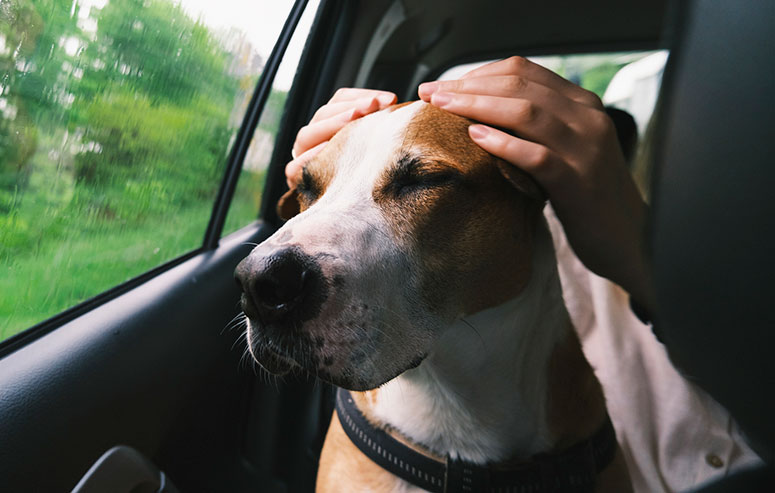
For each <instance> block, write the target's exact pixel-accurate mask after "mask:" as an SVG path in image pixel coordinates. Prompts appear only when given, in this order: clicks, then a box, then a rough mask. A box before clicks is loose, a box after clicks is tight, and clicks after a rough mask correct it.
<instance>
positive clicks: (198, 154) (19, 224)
mask: <svg viewBox="0 0 775 493" xmlns="http://www.w3.org/2000/svg"><path fill="white" fill-rule="evenodd" d="M80 8H81V6H80V5H79V4H78V3H77V2H72V1H62V0H3V1H2V3H0V41H2V43H0V340H2V339H4V338H7V337H9V336H11V335H13V334H15V333H17V332H19V331H20V330H23V329H25V328H26V327H28V326H30V325H32V324H35V323H37V322H40V321H42V320H44V319H45V318H47V317H49V316H52V315H54V314H56V313H58V312H59V311H61V310H63V309H66V308H68V307H70V306H73V305H74V304H76V303H78V302H81V301H83V300H85V299H88V298H89V297H91V296H94V295H96V294H98V293H100V292H102V291H104V290H105V289H108V288H110V287H112V286H115V285H116V284H119V283H121V282H123V281H125V280H128V279H130V278H132V277H134V276H137V275H139V274H141V273H142V272H144V271H146V270H148V269H149V268H152V267H154V266H156V265H159V264H161V263H164V262H166V261H167V260H170V259H172V258H175V257H176V256H179V255H182V254H184V253H186V252H188V251H191V250H193V249H196V248H198V247H199V246H200V245H201V243H202V238H203V236H204V232H205V229H206V226H207V223H208V221H209V216H210V212H211V209H212V203H213V199H214V197H215V194H216V192H217V189H218V187H219V184H220V177H221V175H222V174H223V166H224V162H225V158H226V156H227V153H228V151H229V146H230V145H231V141H232V139H233V135H234V132H235V127H236V125H238V124H239V122H240V120H241V113H242V112H243V111H244V107H245V101H247V98H248V97H249V94H250V91H252V88H253V87H254V85H255V81H256V78H257V76H258V72H259V71H260V67H257V66H252V67H249V69H250V70H247V69H245V68H244V67H241V66H239V63H238V61H237V58H238V56H237V54H236V53H235V48H234V47H233V46H231V47H228V48H227V45H228V43H227V42H226V41H225V40H224V36H223V35H221V34H219V33H213V32H211V30H210V29H208V28H207V27H206V26H205V25H204V24H202V23H201V22H199V21H197V20H194V19H192V18H190V17H189V16H188V15H187V14H186V12H185V11H183V9H182V8H181V7H180V6H179V5H178V4H177V3H176V2H172V1H169V0H110V1H109V2H107V3H106V4H105V5H104V7H102V8H101V9H100V8H92V10H91V12H90V14H89V15H90V16H91V17H92V18H93V19H94V20H95V21H96V30H95V29H91V30H90V29H88V28H83V26H79V23H78V20H79V17H81V18H82V17H85V16H79V10H80ZM236 49H237V50H238V49H242V47H238V48H236ZM284 101H285V93H283V92H276V93H274V94H273V95H272V97H271V98H270V104H269V108H270V109H271V111H274V112H276V113H277V115H279V114H280V113H281V112H282V105H283V104H284ZM235 112H236V114H235ZM277 121H279V116H278V117H277V118H275V119H274V120H271V119H269V120H266V122H265V123H264V124H263V126H260V129H261V131H264V132H269V133H272V134H273V133H274V132H276V124H277V123H276V122H277ZM272 122H274V123H272ZM263 178H264V173H263V171H260V170H255V169H254V170H245V171H243V179H242V180H241V181H244V182H245V184H242V183H240V188H239V190H238V194H237V195H236V196H235V199H234V200H235V201H234V204H233V207H232V211H230V214H229V218H228V222H227V228H229V229H228V231H232V230H235V229H237V228H239V227H241V226H243V225H245V224H247V223H248V222H250V221H252V220H253V219H255V217H256V212H257V210H258V206H257V204H258V202H259V201H260V191H261V189H262V188H263V186H262V185H263Z"/></svg>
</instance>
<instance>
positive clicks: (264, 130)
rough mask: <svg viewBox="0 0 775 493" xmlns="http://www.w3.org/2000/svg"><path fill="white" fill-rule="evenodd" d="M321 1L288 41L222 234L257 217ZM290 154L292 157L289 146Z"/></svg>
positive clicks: (306, 13)
mask: <svg viewBox="0 0 775 493" xmlns="http://www.w3.org/2000/svg"><path fill="white" fill-rule="evenodd" d="M319 3H320V2H319V0H311V1H310V2H309V3H308V4H307V7H306V9H305V10H304V14H302V16H301V19H299V24H298V26H296V30H295V31H294V33H293V36H292V37H291V41H290V43H288V49H287V51H286V52H285V56H284V57H283V60H282V62H281V63H280V66H279V67H278V70H277V76H276V77H275V78H274V81H273V82H272V91H271V93H270V95H269V99H268V100H267V102H266V106H264V111H263V112H262V113H261V117H260V118H259V120H258V125H257V126H256V131H255V133H254V134H253V138H252V140H251V141H250V147H249V148H248V152H247V155H246V156H245V161H244V163H243V166H242V171H240V176H239V180H238V181H237V189H236V190H235V192H234V197H233V199H232V202H231V205H230V207H229V212H228V214H227V216H226V222H225V224H224V227H223V235H227V234H229V233H232V232H234V231H236V230H237V229H239V228H241V227H243V226H245V225H247V224H250V223H251V222H253V221H255V220H256V217H257V216H258V211H259V208H260V206H261V195H262V192H263V190H264V180H265V178H266V170H267V167H268V166H269V161H270V160H271V158H272V152H273V151H274V142H275V137H276V136H277V131H278V129H279V127H280V121H281V119H282V116H283V111H284V109H285V100H286V98H287V96H288V91H289V90H290V88H291V84H292V83H293V78H294V76H295V75H296V68H297V67H298V65H299V60H300V59H301V53H302V51H303V50H304V45H305V43H306V41H307V37H308V36H309V31H310V28H311V27H312V22H313V21H314V20H315V13H316V12H317V8H318V5H319ZM288 155H289V156H290V149H289V150H288Z"/></svg>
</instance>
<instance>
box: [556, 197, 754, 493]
mask: <svg viewBox="0 0 775 493" xmlns="http://www.w3.org/2000/svg"><path fill="white" fill-rule="evenodd" d="M545 215H546V218H547V220H548V222H549V227H550V229H551V231H552V237H553V238H554V243H555V249H556V251H557V260H558V267H559V272H560V280H561V282H562V288H563V296H564V298H565V303H566V305H567V307H568V312H569V313H570V316H571V319H572V320H573V323H574V325H575V327H576V330H577V332H578V334H579V337H580V339H581V343H582V347H583V350H584V353H585V355H586V357H587V359H588V360H589V362H590V364H591V365H592V367H593V368H594V370H595V374H596V375H597V377H598V379H599V380H600V383H601V384H602V386H603V391H604V393H605V396H606V403H607V406H608V412H609V414H610V415H611V420H612V421H613V424H614V428H615V429H616V435H617V438H618V440H619V444H620V445H621V448H622V451H623V452H624V457H625V460H626V461H627V467H628V469H629V473H630V478H631V479H632V483H633V487H634V490H635V492H636V493H640V492H642V493H656V492H679V491H686V490H689V489H692V488H695V487H697V486H698V485H701V484H703V483H706V482H708V481H710V480H712V479H714V478H716V479H717V478H720V477H723V476H725V475H727V474H729V472H730V471H733V470H736V469H739V468H745V467H751V466H753V465H757V464H760V463H761V460H760V459H759V457H758V456H757V455H756V454H755V453H754V452H753V451H752V450H751V449H750V448H749V447H748V446H747V445H746V443H745V440H744V438H743V436H742V435H741V433H740V430H739V429H738V427H737V425H736V423H735V422H734V420H733V419H732V418H731V417H730V415H729V413H728V412H727V411H726V410H725V409H724V408H723V407H722V406H721V405H720V404H718V403H717V402H716V401H715V400H713V399H712V398H711V397H710V396H709V395H708V394H706V393H705V392H704V391H703V390H702V389H700V388H699V387H697V386H695V385H693V384H692V383H691V382H689V381H688V380H686V379H685V378H684V377H682V376H681V375H680V374H679V373H678V371H677V370H676V369H675V368H674V367H673V365H672V364H671V362H670V359H669V357H668V355H667V352H666V350H665V348H664V346H663V345H662V344H661V343H660V342H659V341H658V340H657V339H656V337H655V336H654V334H653V333H652V331H651V327H650V326H648V325H645V324H643V323H642V322H641V321H640V320H638V318H637V317H636V316H635V315H634V314H633V313H632V311H631V309H630V305H629V297H628V295H627V293H626V292H625V291H624V290H623V289H621V288H620V287H619V286H617V285H616V284H613V283H612V282H610V281H608V280H606V279H604V278H602V277H599V276H597V275H595V274H593V273H592V272H590V271H589V270H588V269H587V268H586V267H584V265H583V264H582V263H581V262H580V261H579V259H578V258H577V257H576V255H575V254H574V253H573V251H572V250H571V248H570V246H569V245H568V241H567V238H566V237H565V234H564V233H563V231H562V226H561V225H560V223H559V221H558V220H557V218H556V216H555V215H554V211H552V210H551V207H548V206H547V208H546V211H545Z"/></svg>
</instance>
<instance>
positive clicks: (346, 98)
mask: <svg viewBox="0 0 775 493" xmlns="http://www.w3.org/2000/svg"><path fill="white" fill-rule="evenodd" d="M396 99H397V97H396V95H395V94H393V93H391V92H387V91H376V90H371V89H354V88H344V89H339V90H338V91H336V93H335V94H334V96H333V97H332V98H331V100H330V101H329V102H328V103H327V104H325V105H323V106H322V107H320V109H318V111H317V112H316V113H315V116H313V118H312V120H311V121H310V122H309V124H307V125H306V126H304V127H302V128H301V129H300V130H299V133H298V134H297V135H296V141H295V142H294V143H293V150H292V152H291V154H292V155H293V156H294V157H298V156H300V155H301V154H303V153H304V152H305V151H306V150H308V149H310V148H312V147H314V146H316V145H318V144H319V143H321V142H324V141H327V140H329V139H330V138H331V137H332V136H333V135H334V134H335V133H336V132H338V131H339V130H341V128H342V127H344V126H345V125H346V124H348V123H349V122H351V121H353V120H355V119H358V118H361V117H362V116H365V115H368V114H369V113H373V112H375V111H379V110H381V109H384V108H386V107H387V106H390V105H391V104H393V103H395V102H396Z"/></svg>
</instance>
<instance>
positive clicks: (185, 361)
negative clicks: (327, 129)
mask: <svg viewBox="0 0 775 493" xmlns="http://www.w3.org/2000/svg"><path fill="white" fill-rule="evenodd" d="M271 4H272V5H269V3H264V2H260V3H259V2H250V1H247V0H245V1H241V0H240V1H235V2H230V3H226V4H223V5H220V3H219V5H218V6H217V8H213V7H212V4H210V3H208V2H195V1H190V2H186V1H184V2H169V1H167V0H148V1H134V0H127V1H124V2H119V1H114V0H111V1H109V2H105V1H90V2H58V1H45V0H41V1H37V0H18V1H15V2H11V3H10V4H9V5H8V8H7V9H6V6H5V5H4V6H3V9H4V10H3V11H2V12H0V15H2V16H4V17H6V19H4V20H7V21H9V22H4V23H3V24H1V25H0V29H2V31H0V41H2V46H0V61H2V66H1V67H2V70H4V73H5V77H4V78H3V82H2V88H3V91H2V93H1V94H2V97H0V116H2V119H0V138H2V139H3V141H2V142H3V157H2V167H0V171H2V178H3V183H2V185H3V188H2V195H1V196H0V198H1V199H2V202H1V204H2V208H0V220H2V221H3V223H2V236H1V238H2V240H3V241H2V250H0V258H2V268H3V270H4V273H3V276H2V278H3V280H2V281H0V286H2V295H1V296H2V299H3V301H2V302H0V310H2V311H0V315H2V317H1V318H0V330H2V331H3V332H2V336H3V339H4V340H3V341H2V342H0V484H2V487H1V488H0V489H2V490H3V491H68V490H71V489H73V488H74V487H76V485H77V484H79V481H81V480H82V478H83V477H84V475H86V474H87V471H88V470H89V468H90V467H91V466H92V465H93V464H95V461H97V460H98V459H99V458H100V456H101V455H102V454H104V453H105V452H106V451H108V450H110V449H111V448H113V447H115V446H117V445H123V446H127V447H129V449H128V450H130V449H131V450H132V451H133V453H136V456H132V457H134V459H132V458H131V457H130V458H129V459H126V456H124V459H126V460H123V459H120V458H119V459H115V460H112V461H111V460H108V461H106V462H103V463H101V465H97V466H95V468H94V469H93V470H92V471H91V473H92V477H93V476H95V475H96V476H100V474H102V476H107V477H108V480H109V481H110V480H113V479H115V481H117V482H116V483H115V484H113V485H112V487H111V489H114V490H115V491H129V490H131V489H132V488H133V487H138V488H139V487H141V486H143V485H145V486H148V484H146V483H143V481H145V480H146V479H147V478H145V477H143V475H142V474H140V473H137V472H136V471H137V470H138V467H139V468H140V469H142V467H140V466H138V464H140V463H142V464H143V465H148V464H150V466H149V467H151V469H158V470H160V471H163V473H164V474H165V477H166V478H167V479H168V480H171V482H172V483H174V485H175V486H176V487H177V488H178V489H179V490H181V491H248V490H249V491H308V490H310V489H311V488H312V485H313V484H314V472H315V470H316V463H317V457H316V454H317V450H318V449H319V445H320V443H321V433H322V429H324V427H325V425H326V424H327V417H326V419H324V416H325V415H326V413H327V412H328V411H326V409H327V405H325V404H324V403H325V399H324V394H325V393H326V392H328V390H327V389H326V387H324V386H320V385H313V384H312V382H311V381H309V380H307V379H305V378H304V377H299V378H290V379H286V380H285V381H275V380H274V379H271V378H268V377H267V376H266V375H265V374H263V373H262V372H261V371H260V370H259V369H257V368H255V366H254V365H253V364H252V363H251V362H250V360H249V359H247V358H245V346H244V341H243V340H242V337H241V335H242V330H241V329H242V326H241V324H240V320H241V319H240V318H239V317H238V316H237V315H238V313H239V303H238V301H239V292H238V288H237V286H236V284H235V282H234V280H233V269H234V267H235V266H236V264H237V263H238V262H239V260H241V258H242V257H244V256H245V255H246V254H247V253H248V252H249V251H250V249H251V246H252V245H254V244H255V243H258V242H260V241H261V240H262V239H263V238H265V237H267V236H268V235H269V234H271V232H272V231H273V230H274V229H275V228H276V227H277V223H278V219H277V216H276V214H275V213H274V206H273V204H274V203H275V202H276V199H277V197H279V195H280V194H281V193H282V192H283V190H282V187H283V186H284V185H283V183H284V180H283V179H282V164H283V163H284V162H285V161H287V160H288V158H289V149H290V144H291V143H292V139H293V136H294V135H295V132H296V131H297V129H298V128H299V127H300V125H301V124H302V123H303V122H304V121H306V120H307V119H308V118H309V114H308V112H309V108H311V107H314V105H315V104H318V103H319V102H320V101H321V100H323V98H324V97H326V95H327V91H329V90H330V87H331V86H332V84H333V81H332V77H331V73H332V72H330V71H328V72H327V71H326V70H324V67H326V66H327V64H328V66H330V64H331V63H334V62H335V61H336V50H337V48H336V47H337V46H339V45H341V42H342V40H343V39H344V38H343V35H342V32H343V31H346V30H347V29H348V28H349V27H348V26H349V24H348V22H347V19H348V16H347V12H348V9H349V8H350V7H348V4H347V2H332V1H328V2H326V1H324V2H321V3H318V2H307V1H305V0H299V1H296V2H291V1H290V0H289V1H287V2H272V3H271ZM262 9H264V10H262ZM245 19H247V20H248V21H247V23H246V21H245ZM230 23H231V24H230ZM240 26H247V27H240ZM256 32H258V33H259V34H260V35H256ZM262 36H263V39H259V38H261V37H262ZM267 37H269V38H271V40H270V41H269V42H268V43H269V48H266V51H265V52H261V51H260V50H259V49H258V46H257V45H259V44H261V43H264V44H266V43H267V42H266V41H265V39H266V38H267ZM294 81H295V82H294ZM264 184H266V185H264ZM22 192H23V193H22ZM259 208H260V210H261V211H262V212H261V213H260V214H259V219H258V220H255V219H256V216H257V212H258V211H259ZM52 216H55V217H54V218H53V219H52ZM44 319H45V320H44ZM30 326H31V327H30ZM133 460H134V462H133ZM127 461H128V462H127ZM106 464H107V465H106ZM95 471H96V473H95ZM111 478H112V479H111ZM122 478H123V479H122ZM121 481H123V482H121ZM84 484H86V486H87V487H88V486H89V484H91V485H95V484H100V483H94V482H92V483H89V481H86V482H85V483H84V482H81V483H80V484H79V486H83V485H84ZM109 484H110V483H109ZM103 485H104V483H103ZM92 487H94V486H92ZM156 489H158V486H154V487H153V489H152V490H156ZM87 490H88V489H84V491H87ZM91 491H95V490H94V489H92V490H91ZM133 491H134V490H133ZM141 491H144V490H141Z"/></svg>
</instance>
